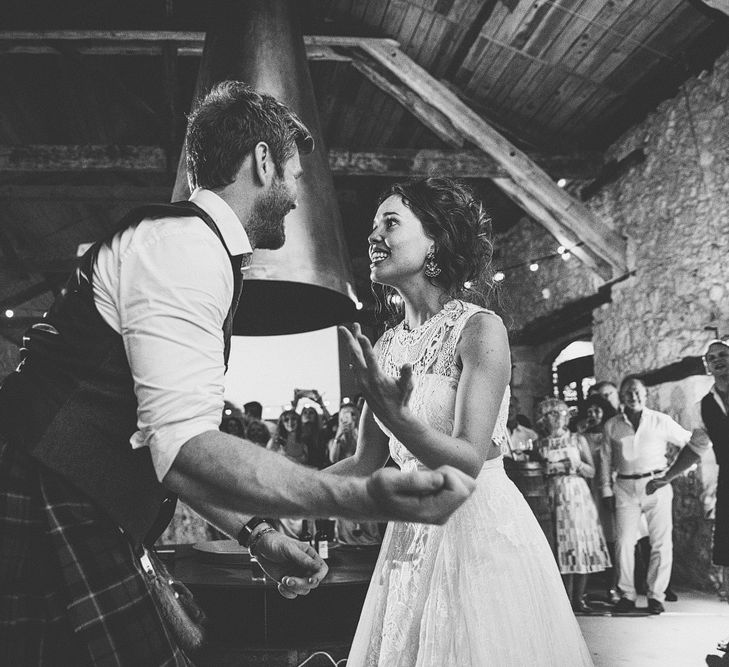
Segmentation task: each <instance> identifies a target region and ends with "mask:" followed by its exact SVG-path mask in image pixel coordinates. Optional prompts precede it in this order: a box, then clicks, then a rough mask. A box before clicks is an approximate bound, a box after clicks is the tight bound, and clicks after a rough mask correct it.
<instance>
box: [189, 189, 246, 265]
mask: <svg viewBox="0 0 729 667" xmlns="http://www.w3.org/2000/svg"><path fill="white" fill-rule="evenodd" d="M190 201H191V202H192V203H193V204H196V205H197V206H199V207H200V208H201V209H202V210H203V211H205V213H207V214H208V215H209V216H210V217H211V218H212V219H213V220H214V221H215V224H216V225H217V227H218V231H220V235H221V236H222V237H223V241H224V242H225V245H226V247H227V248H228V252H229V253H230V254H231V255H247V254H250V253H252V252H253V248H252V247H251V242H250V241H249V240H248V234H246V230H245V228H244V227H243V223H242V222H241V221H240V219H239V218H238V216H237V215H236V214H235V212H234V211H233V209H232V208H230V206H229V205H228V203H227V202H226V201H225V200H224V199H223V198H222V197H220V196H218V195H216V194H215V193H214V192H213V191H212V190H206V189H205V188H195V191H194V192H193V193H192V194H191V195H190Z"/></svg>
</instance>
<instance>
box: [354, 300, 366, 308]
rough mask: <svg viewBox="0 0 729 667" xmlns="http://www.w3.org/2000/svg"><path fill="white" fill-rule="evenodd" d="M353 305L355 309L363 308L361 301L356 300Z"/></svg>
mask: <svg viewBox="0 0 729 667" xmlns="http://www.w3.org/2000/svg"><path fill="white" fill-rule="evenodd" d="M354 307H355V308H356V309H357V310H362V308H364V304H363V303H362V302H361V301H357V303H355V304H354Z"/></svg>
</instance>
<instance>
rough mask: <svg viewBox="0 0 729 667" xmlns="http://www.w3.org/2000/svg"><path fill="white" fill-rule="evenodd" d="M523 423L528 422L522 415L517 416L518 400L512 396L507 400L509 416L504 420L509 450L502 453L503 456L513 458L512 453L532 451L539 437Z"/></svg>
mask: <svg viewBox="0 0 729 667" xmlns="http://www.w3.org/2000/svg"><path fill="white" fill-rule="evenodd" d="M525 421H526V422H529V420H528V419H527V418H526V417H525V416H524V415H520V414H519V399H518V398H517V397H516V396H512V397H511V399H510V400H509V416H508V417H507V420H506V428H507V430H508V432H509V443H508V444H509V448H508V450H507V451H505V452H504V455H505V456H509V457H513V452H531V451H532V450H533V449H534V445H535V444H536V442H537V439H538V438H539V435H537V432H536V431H534V430H532V429H531V428H530V426H526V425H525ZM527 456H528V454H527Z"/></svg>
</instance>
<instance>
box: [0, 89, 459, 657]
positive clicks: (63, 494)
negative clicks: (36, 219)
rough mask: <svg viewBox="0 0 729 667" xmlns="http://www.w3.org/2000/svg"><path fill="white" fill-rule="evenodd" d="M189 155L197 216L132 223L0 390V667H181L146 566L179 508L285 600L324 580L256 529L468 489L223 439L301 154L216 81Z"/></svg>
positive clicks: (313, 562) (453, 477) (184, 209)
mask: <svg viewBox="0 0 729 667" xmlns="http://www.w3.org/2000/svg"><path fill="white" fill-rule="evenodd" d="M186 150H187V167H188V174H189V178H190V182H191V184H192V186H193V187H194V188H195V190H194V192H193V194H192V196H191V197H190V201H189V202H183V203H177V204H174V205H156V206H148V207H144V208H142V209H138V210H136V211H133V212H132V213H131V214H130V215H129V216H127V217H126V218H125V219H124V220H123V221H122V222H121V224H120V225H119V227H118V228H117V229H116V230H115V231H114V233H112V234H111V235H110V236H109V237H108V238H107V239H105V240H104V241H103V242H99V243H97V244H94V246H93V247H92V248H91V249H90V250H89V252H88V253H87V254H86V255H85V256H84V257H83V258H82V260H81V265H80V267H79V268H78V269H77V271H76V272H75V273H74V274H73V276H72V277H71V278H70V280H69V282H68V284H67V286H66V288H65V289H64V291H63V293H62V295H61V296H60V297H59V298H58V299H57V300H56V302H55V303H54V305H53V307H52V308H51V310H50V311H49V313H48V316H47V317H46V318H45V319H44V321H43V322H42V323H39V324H37V325H35V326H33V327H32V328H31V330H30V331H29V332H28V334H27V338H26V344H25V349H24V351H23V360H22V362H21V365H20V367H19V369H18V370H17V371H16V372H15V373H13V374H11V375H10V376H9V377H8V378H7V379H6V381H5V382H4V384H3V386H2V389H0V534H2V539H1V540H0V607H1V608H2V609H5V610H8V611H7V614H6V616H5V617H4V618H0V625H2V631H0V655H3V656H4V657H5V659H6V660H7V662H8V664H18V665H20V664H69V665H70V664H88V663H91V664H102V663H103V664H107V663H108V664H111V663H113V664H115V665H129V666H135V667H136V666H137V665H161V664H165V665H173V664H174V665H185V664H188V660H187V657H186V656H185V655H184V652H183V651H182V650H181V649H180V647H179V645H178V643H177V640H176V638H175V636H174V632H173V630H172V629H171V627H170V626H168V625H166V623H165V622H164V621H163V620H162V618H161V616H160V613H159V612H158V608H157V606H156V603H155V601H154V599H153V597H152V594H151V591H150V584H149V583H148V579H147V577H146V574H145V571H144V570H143V567H142V565H141V563H140V554H143V553H144V551H143V545H145V544H152V543H153V542H154V540H155V539H156V537H157V535H158V534H159V533H160V532H161V531H162V530H163V529H164V527H165V526H166V524H167V523H168V522H169V519H170V517H171V515H172V511H173V509H174V504H175V499H176V497H180V498H181V499H183V500H184V501H185V502H186V503H187V504H189V505H190V506H191V507H193V508H194V509H195V510H196V511H197V512H199V513H200V514H201V515H202V516H203V517H205V518H206V519H207V520H208V521H210V522H211V523H213V524H214V525H216V526H217V527H218V528H220V529H221V530H223V531H224V532H226V533H227V534H229V535H233V536H237V537H238V539H239V541H240V542H241V543H242V544H244V545H249V546H250V549H251V551H252V552H255V554H256V555H257V556H258V559H259V561H260V563H261V565H262V566H263V567H264V568H265V569H266V571H267V572H268V574H269V575H270V576H271V577H272V578H273V579H275V580H276V581H277V582H279V591H280V592H281V594H282V595H284V596H285V597H291V598H293V597H296V595H305V594H307V593H308V592H309V591H310V590H311V589H312V588H314V587H316V586H317V585H318V584H319V582H320V581H321V580H322V578H323V577H324V576H325V574H326V571H327V568H326V565H325V564H324V563H323V562H322V561H321V559H319V558H318V556H317V555H316V554H315V553H314V552H313V550H312V549H311V547H308V546H306V545H302V544H301V543H300V542H297V541H295V540H292V539H289V538H287V537H285V536H283V535H281V534H279V533H278V532H276V531H273V530H271V529H270V527H269V526H268V524H267V523H266V522H265V520H262V519H259V518H256V517H255V516H254V515H256V514H262V515H265V516H273V517H276V516H301V515H305V516H312V515H315V516H341V517H345V518H349V519H354V520H368V519H369V520H392V519H394V520H408V521H421V522H430V523H444V522H445V521H446V520H447V518H448V516H449V515H450V514H451V513H452V512H453V511H454V510H455V509H456V508H457V507H458V506H459V505H460V504H461V503H462V502H463V501H464V500H465V499H466V498H467V497H468V496H469V494H470V493H471V491H472V489H473V480H471V479H470V478H468V477H467V476H465V475H463V474H462V473H459V472H458V471H456V470H454V469H452V468H447V467H446V468H442V469H439V470H438V471H432V472H419V473H414V474H411V475H402V474H400V473H399V472H396V471H394V470H392V469H385V470H382V471H380V472H378V473H376V474H375V475H372V476H371V477H368V478H352V477H341V476H335V475H328V474H326V473H322V472H316V471H313V470H309V469H307V468H303V467H300V466H297V465H295V464H293V463H291V462H290V461H288V460H287V459H286V458H285V457H282V456H277V455H275V454H273V453H271V452H268V451H266V450H265V449H263V448H261V447H258V446H256V445H253V444H252V443H249V442H246V441H243V442H241V440H240V439H239V438H236V437H233V436H230V435H228V434H226V433H222V432H221V431H220V430H219V429H218V426H219V424H220V417H221V414H222V408H223V375H224V372H225V365H226V363H227V357H228V351H229V347H230V335H231V323H232V319H233V314H234V312H235V308H236V304H237V301H238V296H239V295H240V290H241V287H242V275H241V268H242V267H244V266H245V265H246V262H247V259H248V257H249V256H250V253H251V252H252V251H253V250H254V249H255V248H269V249H275V248H280V247H281V245H283V242H284V238H285V230H284V217H285V216H286V214H287V213H288V212H289V211H290V210H292V209H293V208H295V207H296V205H297V180H298V178H299V177H300V176H301V173H302V169H301V165H300V162H299V155H300V154H304V153H307V152H309V151H311V150H313V141H312V138H311V135H310V133H309V131H308V130H307V128H306V127H305V126H304V125H303V123H302V122H301V121H300V120H299V119H298V118H297V117H296V116H295V115H294V114H293V113H292V112H291V111H289V109H287V108H286V107H285V106H284V105H283V104H281V103H279V102H278V101H277V100H275V99H274V98H272V97H270V96H266V95H260V94H258V93H257V92H256V91H254V90H253V89H251V88H250V87H248V86H247V85H245V84H243V83H240V82H235V81H227V82H224V83H221V84H219V85H218V86H216V87H215V88H214V89H213V91H212V92H211V93H210V94H209V95H208V96H207V97H206V98H205V99H203V100H202V101H201V103H200V104H199V105H198V106H197V108H196V109H195V110H194V111H193V113H192V114H191V116H190V121H189V127H188V132H187V137H186ZM142 562H143V561H142Z"/></svg>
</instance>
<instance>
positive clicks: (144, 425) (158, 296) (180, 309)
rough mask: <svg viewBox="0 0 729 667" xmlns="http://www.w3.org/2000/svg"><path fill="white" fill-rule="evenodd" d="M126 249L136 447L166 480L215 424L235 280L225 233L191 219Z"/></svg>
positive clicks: (122, 280)
mask: <svg viewBox="0 0 729 667" xmlns="http://www.w3.org/2000/svg"><path fill="white" fill-rule="evenodd" d="M177 223H178V224H175V225H169V226H168V228H166V227H164V226H162V225H160V227H161V229H160V230H159V231H158V232H156V233H154V234H151V235H148V236H147V237H146V238H145V240H144V243H143V244H141V245H140V246H135V245H134V244H132V247H130V248H129V249H128V251H127V252H125V253H124V255H123V256H122V257H121V261H120V273H119V298H118V304H119V319H120V326H121V334H122V337H123V339H124V346H125V348H126V352H127V357H128V360H129V365H130V368H131V371H132V376H133V378H134V391H135V393H136V396H137V402H138V409H137V428H138V429H139V430H138V431H137V432H136V433H135V434H134V435H133V436H132V438H131V444H132V447H134V448H139V447H144V446H147V447H149V449H150V452H151V455H152V462H153V464H154V468H155V472H156V474H157V478H158V479H159V480H160V481H161V480H162V479H163V478H164V476H165V475H166V474H167V472H168V471H169V469H170V467H171V466H172V464H173V462H174V460H175V457H176V456H177V454H178V452H179V451H180V448H181V447H182V445H183V444H185V442H187V441H188V440H189V439H190V438H192V437H194V436H196V435H199V434H200V433H203V432H205V431H209V430H213V429H217V428H218V427H219V425H220V418H221V414H222V409H223V397H224V359H223V348H224V343H223V333H222V326H223V321H224V319H225V316H226V315H227V312H228V309H229V307H230V302H231V299H232V292H233V280H232V273H231V266H230V261H229V258H228V255H227V253H226V252H225V250H224V248H223V246H222V244H221V243H220V241H219V240H218V239H217V238H216V237H215V235H214V234H213V232H212V231H211V230H210V229H209V228H207V227H206V226H205V225H202V224H200V221H199V220H198V221H195V220H193V219H189V218H188V219H186V220H183V221H177Z"/></svg>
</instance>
